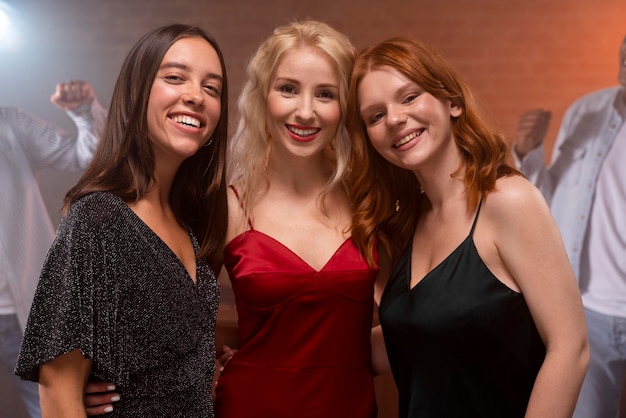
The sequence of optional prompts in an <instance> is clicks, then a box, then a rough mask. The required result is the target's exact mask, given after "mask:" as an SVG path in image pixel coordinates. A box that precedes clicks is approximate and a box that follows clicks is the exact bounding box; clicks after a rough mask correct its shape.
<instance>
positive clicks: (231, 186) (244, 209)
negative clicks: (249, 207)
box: [228, 184, 254, 229]
mask: <svg viewBox="0 0 626 418" xmlns="http://www.w3.org/2000/svg"><path fill="white" fill-rule="evenodd" d="M228 187H230V188H231V189H232V190H233V192H234V193H235V196H236V197H237V200H238V201H239V206H241V209H242V210H243V212H244V213H246V208H245V207H244V206H243V200H241V196H239V192H238V191H237V188H235V186H234V185H233V184H231V185H229V186H228ZM248 226H249V227H250V229H254V227H253V226H252V219H250V217H248Z"/></svg>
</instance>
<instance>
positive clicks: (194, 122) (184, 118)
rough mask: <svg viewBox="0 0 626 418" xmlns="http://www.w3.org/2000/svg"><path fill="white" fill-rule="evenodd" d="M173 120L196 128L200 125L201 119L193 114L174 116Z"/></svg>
mask: <svg viewBox="0 0 626 418" xmlns="http://www.w3.org/2000/svg"><path fill="white" fill-rule="evenodd" d="M172 120H173V121H174V122H177V123H182V124H183V125H189V126H193V127H194V128H199V127H200V121H199V120H198V119H196V118H192V117H191V116H174V117H173V118H172Z"/></svg>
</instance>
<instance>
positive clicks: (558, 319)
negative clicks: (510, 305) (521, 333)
mask: <svg viewBox="0 0 626 418" xmlns="http://www.w3.org/2000/svg"><path fill="white" fill-rule="evenodd" d="M503 183H504V187H502V189H504V188H506V190H509V191H507V192H503V193H494V194H493V195H494V196H493V199H492V195H490V196H489V199H488V202H489V201H490V200H492V201H491V202H490V203H492V205H491V209H490V215H491V216H490V219H493V220H494V224H493V227H494V230H495V231H497V232H496V233H495V234H494V236H495V243H496V247H497V250H498V252H499V254H500V256H501V259H502V261H503V263H504V266H505V267H506V269H507V270H508V271H509V272H510V274H511V276H512V278H513V279H514V281H515V283H516V284H517V285H518V286H519V288H520V290H521V292H522V294H523V295H524V298H525V300H526V303H527V304H528V307H529V309H530V312H531V314H532V317H533V320H534V322H535V324H536V326H537V329H538V331H539V334H540V335H541V338H542V340H543V342H544V344H545V346H546V357H545V360H544V362H543V365H542V367H541V369H540V370H539V374H538V375H537V378H536V380H535V384H534V386H533V390H532V393H531V397H530V400H529V403H528V408H527V411H526V417H529V418H530V417H554V418H559V417H563V418H565V417H571V416H572V413H573V411H574V407H575V405H576V400H577V398H578V393H579V391H580V387H581V385H582V381H583V378H584V376H585V372H586V369H587V365H588V362H589V346H588V341H587V329H586V325H585V318H584V312H583V307H582V301H581V296H580V292H579V289H578V285H577V283H576V280H575V277H574V274H573V271H572V268H571V265H570V263H569V260H568V258H567V255H566V252H565V248H564V246H563V242H562V240H561V236H560V233H559V231H558V228H557V226H556V224H555V222H554V220H553V218H552V216H551V214H550V210H549V208H548V206H547V204H546V203H545V200H544V199H543V198H542V196H541V194H540V192H539V191H538V190H537V189H536V188H535V187H533V186H532V185H531V184H530V183H529V182H527V181H526V180H525V179H523V178H521V177H519V176H514V177H511V178H506V179H501V180H499V184H500V185H503Z"/></svg>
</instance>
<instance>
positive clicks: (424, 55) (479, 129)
mask: <svg viewBox="0 0 626 418" xmlns="http://www.w3.org/2000/svg"><path fill="white" fill-rule="evenodd" d="M382 66H388V67H391V68H394V69H396V70H397V71H399V72H400V73H402V74H404V75H405V76H406V77H407V78H409V79H410V80H412V81H413V82H415V83H416V84H418V85H419V86H420V87H422V88H423V89H424V90H425V91H427V92H428V93H430V94H432V95H433V96H434V97H436V98H437V99H440V100H449V101H451V102H452V103H453V104H454V105H456V106H459V107H460V108H461V110H462V112H461V115H460V116H458V117H453V118H451V128H452V134H453V137H454V140H455V142H456V145H457V147H458V148H459V150H460V152H461V156H462V160H463V164H462V166H461V167H459V168H458V169H457V170H456V171H455V173H453V175H456V176H463V178H462V180H463V183H464V184H465V189H466V192H467V206H468V210H474V209H475V208H476V207H477V205H478V202H479V201H480V199H481V198H482V197H483V196H485V195H486V194H487V193H488V192H490V191H491V190H493V189H494V187H495V183H496V180H497V179H498V178H499V177H502V176H505V175H510V174H519V172H518V171H517V170H515V169H514V168H513V167H511V166H510V165H508V164H507V158H508V155H509V154H508V152H509V150H508V146H507V143H506V142H505V140H504V137H503V136H502V134H501V133H500V132H498V131H497V130H496V129H494V128H493V127H492V126H490V125H489V124H488V123H487V122H486V120H485V118H484V117H483V116H482V115H481V114H480V111H479V108H478V105H477V103H476V101H475V99H474V96H473V95H472V93H471V91H470V89H469V87H468V86H467V84H466V83H465V82H464V81H463V80H462V79H461V77H460V76H459V75H458V74H457V72H456V71H455V70H454V69H453V68H452V66H451V65H450V64H449V63H448V62H447V61H446V60H445V59H444V58H443V57H442V56H441V55H440V54H438V53H437V52H436V51H434V50H433V49H431V48H429V47H428V46H426V45H425V44H424V43H422V42H419V41H416V40H412V39H407V38H392V39H389V40H387V41H384V42H382V43H380V44H378V45H376V46H373V47H370V48H367V49H365V50H364V51H362V52H361V53H360V54H359V55H358V56H357V59H356V62H355V65H354V70H353V72H352V77H351V80H350V96H349V98H348V117H347V126H348V130H349V132H350V134H351V135H352V139H353V144H352V156H351V174H352V181H351V182H350V185H351V189H350V197H351V199H352V202H353V205H354V209H355V217H354V221H353V226H352V236H353V239H354V240H355V241H356V243H357V245H358V246H359V249H360V250H361V251H362V252H363V254H365V255H366V257H367V259H368V262H370V263H372V262H373V261H372V260H373V258H372V253H373V249H374V246H375V245H376V242H377V241H379V242H380V244H381V245H382V248H383V249H384V250H385V251H387V252H388V254H389V255H390V256H391V257H392V258H393V259H396V258H397V257H398V256H399V252H400V251H402V249H403V248H404V246H405V245H406V243H407V241H408V239H409V238H410V236H411V235H412V232H413V230H414V228H415V223H416V222H417V217H418V216H419V208H420V201H421V199H422V197H421V195H420V193H419V184H418V182H417V178H416V177H415V176H414V174H413V173H412V172H410V171H409V170H405V169H401V168H399V167H396V166H394V165H393V164H391V163H389V162H388V161H386V160H385V159H384V158H382V157H381V156H380V155H379V154H378V153H377V152H376V151H375V150H374V148H373V147H372V145H371V143H370V141H369V138H368V136H367V129H366V127H365V124H364V122H363V120H362V119H361V116H360V112H359V109H360V103H359V98H358V94H357V93H358V88H359V84H360V82H361V80H363V77H365V75H366V74H367V73H368V72H369V71H371V69H372V68H378V67H382Z"/></svg>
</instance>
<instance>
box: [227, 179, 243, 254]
mask: <svg viewBox="0 0 626 418" xmlns="http://www.w3.org/2000/svg"><path fill="white" fill-rule="evenodd" d="M226 198H227V201H228V230H227V233H226V243H227V244H228V243H229V242H230V241H231V240H232V239H233V238H235V237H236V236H237V235H239V234H241V233H243V232H245V231H246V229H248V217H247V215H246V211H245V210H244V209H243V207H242V204H241V200H240V198H239V196H238V195H237V193H235V191H234V190H233V189H232V188H231V187H229V188H228V189H227V194H226Z"/></svg>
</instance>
